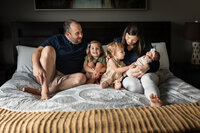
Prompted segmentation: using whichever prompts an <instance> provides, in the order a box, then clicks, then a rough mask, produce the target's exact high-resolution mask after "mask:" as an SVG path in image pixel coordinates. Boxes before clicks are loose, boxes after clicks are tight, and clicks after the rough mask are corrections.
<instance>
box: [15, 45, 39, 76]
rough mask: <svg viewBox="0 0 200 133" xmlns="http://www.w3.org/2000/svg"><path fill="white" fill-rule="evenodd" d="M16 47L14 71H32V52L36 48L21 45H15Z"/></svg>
mask: <svg viewBox="0 0 200 133" xmlns="http://www.w3.org/2000/svg"><path fill="white" fill-rule="evenodd" d="M16 48H17V53H18V56H17V70H16V71H21V72H27V73H32V72H33V64H32V53H33V52H34V51H35V50H36V48H34V47H28V46H21V45H18V46H16Z"/></svg>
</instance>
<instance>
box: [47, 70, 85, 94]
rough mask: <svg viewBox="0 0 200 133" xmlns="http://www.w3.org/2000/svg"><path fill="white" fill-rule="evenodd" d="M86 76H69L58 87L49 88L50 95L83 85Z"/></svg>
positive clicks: (80, 74) (77, 74)
mask: <svg viewBox="0 0 200 133" xmlns="http://www.w3.org/2000/svg"><path fill="white" fill-rule="evenodd" d="M85 82H86V76H85V75H84V74H83V73H74V74H70V75H69V77H68V78H66V79H64V80H63V81H62V82H61V83H60V84H59V85H58V86H56V87H55V86H53V87H50V88H49V91H50V93H55V92H58V91H62V90H66V89H69V88H72V87H76V86H79V85H82V84H85Z"/></svg>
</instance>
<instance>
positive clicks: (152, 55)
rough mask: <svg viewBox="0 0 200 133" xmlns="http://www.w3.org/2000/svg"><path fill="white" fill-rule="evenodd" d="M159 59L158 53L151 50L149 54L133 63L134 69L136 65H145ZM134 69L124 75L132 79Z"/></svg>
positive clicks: (153, 49)
mask: <svg viewBox="0 0 200 133" xmlns="http://www.w3.org/2000/svg"><path fill="white" fill-rule="evenodd" d="M159 59H160V54H159V52H157V51H156V49H155V48H152V49H151V50H150V51H149V52H147V53H146V55H144V56H142V57H140V58H138V59H137V61H135V62H134V63H133V64H134V65H135V66H134V68H135V67H136V66H138V65H145V64H148V63H150V62H152V61H157V60H159ZM134 68H131V69H129V70H128V71H127V72H126V75H127V76H128V77H133V76H132V73H133V70H134Z"/></svg>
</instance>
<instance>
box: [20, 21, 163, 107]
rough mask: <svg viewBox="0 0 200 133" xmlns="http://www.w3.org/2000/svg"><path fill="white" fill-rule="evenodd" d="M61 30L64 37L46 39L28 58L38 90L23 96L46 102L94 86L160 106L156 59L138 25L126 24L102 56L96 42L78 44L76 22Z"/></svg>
mask: <svg viewBox="0 0 200 133" xmlns="http://www.w3.org/2000/svg"><path fill="white" fill-rule="evenodd" d="M63 27H64V34H57V35H54V36H52V37H50V38H49V39H48V40H46V41H45V42H44V43H42V44H41V45H40V46H39V47H38V48H37V49H36V50H35V51H34V53H33V55H32V63H33V75H34V76H35V80H36V82H38V83H39V84H40V85H41V90H38V89H34V88H27V87H24V88H23V89H22V90H23V91H24V92H29V93H33V94H38V95H41V99H42V100H46V99H49V98H50V96H49V94H52V93H56V92H58V91H62V90H66V89H69V88H72V87H76V86H79V85H82V84H85V83H97V84H100V88H102V89H103V88H106V87H113V88H114V89H117V90H119V89H120V88H122V87H123V88H125V89H127V90H129V91H132V92H135V93H141V94H144V95H145V96H146V97H147V98H148V99H149V100H150V105H151V106H161V105H162V101H161V99H160V98H159V95H160V94H159V88H158V86H157V85H158V82H159V77H158V76H157V75H156V73H155V72H156V71H157V70H158V69H159V65H160V63H159V56H160V55H159V53H158V52H157V51H156V50H155V49H154V48H153V47H152V45H151V44H150V43H147V42H145V41H144V38H143V31H142V30H141V29H140V26H139V25H137V24H135V23H131V24H129V25H128V26H127V27H126V28H125V30H124V33H123V36H122V37H121V38H115V39H114V40H113V42H110V43H109V44H108V45H107V50H106V54H104V50H103V47H102V45H101V43H100V42H98V41H91V42H90V43H89V44H87V43H86V42H84V41H82V38H83V32H82V27H81V25H80V24H79V23H78V22H77V21H75V20H71V19H70V20H66V21H65V23H64V26H63ZM97 32H98V31H97ZM86 53H87V55H86ZM83 68H84V70H85V73H86V74H84V72H82V69H83Z"/></svg>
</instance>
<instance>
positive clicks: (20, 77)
mask: <svg viewBox="0 0 200 133" xmlns="http://www.w3.org/2000/svg"><path fill="white" fill-rule="evenodd" d="M80 23H81V25H82V28H83V33H84V39H85V40H86V41H91V40H98V41H100V42H102V44H104V45H105V46H106V44H108V43H109V42H111V41H112V40H113V38H114V37H120V36H121V35H122V32H123V29H124V28H125V27H126V26H127V25H128V24H129V23H130V22H80ZM137 23H139V24H141V25H143V28H144V35H145V39H146V40H149V41H150V42H152V45H153V46H154V47H155V48H156V49H157V50H158V51H159V52H160V54H161V59H160V63H161V65H160V69H159V71H158V72H157V74H158V76H159V78H160V82H159V88H160V93H161V99H162V100H163V104H164V106H161V107H150V106H149V101H148V100H147V99H146V98H145V96H144V95H142V94H136V93H132V92H129V91H127V90H125V89H121V90H114V89H112V88H107V89H100V88H99V85H97V84H87V85H86V84H85V85H81V86H77V87H74V88H70V89H68V90H65V91H61V92H58V93H56V94H53V95H52V96H51V98H50V99H49V100H44V101H42V100H40V96H38V95H33V94H29V93H25V92H22V90H21V89H22V88H23V87H24V86H27V87H33V88H37V89H40V85H39V84H38V83H36V82H35V81H34V77H33V75H32V62H31V55H32V52H33V51H34V50H35V48H36V47H37V46H39V45H40V43H42V42H43V41H45V40H46V39H47V38H48V37H50V36H51V35H54V34H57V33H63V29H62V24H63V22H12V24H11V26H12V27H11V29H12V38H13V52H14V58H15V62H14V64H15V66H16V71H15V72H14V74H13V76H12V78H11V79H10V80H8V81H7V82H6V83H4V84H3V85H2V86H1V87H0V132H2V133H7V132H9V133H12V132H13V133H17V132H22V133H27V132H30V133H32V132H34V133H37V132H38V133H41V132H53V133H54V132H55V133H57V132H61V133H62V132H64V133H69V132H81V133H89V132H102V133H116V132H119V133H133V132H198V131H200V89H198V88H195V87H193V86H192V85H190V84H188V83H186V82H184V81H183V80H181V79H179V78H177V77H176V76H174V75H173V73H171V71H170V68H171V67H172V65H171V61H170V58H171V57H170V55H171V54H170V38H171V34H170V33H171V30H170V29H171V23H170V22H137Z"/></svg>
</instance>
